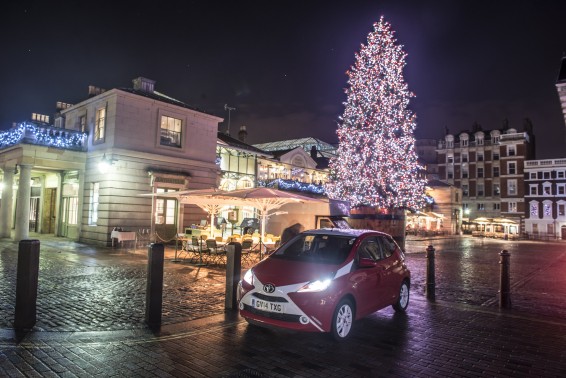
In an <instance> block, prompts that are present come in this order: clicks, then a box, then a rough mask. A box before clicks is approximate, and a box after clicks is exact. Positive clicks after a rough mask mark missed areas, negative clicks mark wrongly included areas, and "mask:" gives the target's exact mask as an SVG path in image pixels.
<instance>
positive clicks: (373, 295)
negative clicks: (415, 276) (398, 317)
mask: <svg viewBox="0 0 566 378" xmlns="http://www.w3.org/2000/svg"><path fill="white" fill-rule="evenodd" d="M410 282H411V273H410V271H409V269H408V268H407V266H406V265H405V256H404V254H403V251H402V250H401V249H400V248H399V246H398V245H397V243H395V241H394V240H393V238H392V237H391V236H389V235H387V234H384V233H381V232H378V231H372V230H352V229H320V230H311V231H305V232H303V233H301V234H299V235H297V236H296V237H294V238H293V239H291V240H290V241H288V242H287V243H285V244H284V245H282V246H281V247H280V248H279V249H277V250H276V251H275V252H274V253H273V254H271V255H270V256H269V257H268V258H266V259H265V260H263V261H261V262H260V263H258V264H257V265H255V266H254V267H253V268H251V269H250V270H248V271H247V272H246V274H245V275H244V278H243V279H242V280H241V281H240V283H239V288H238V301H239V309H240V315H241V316H242V317H244V318H245V319H246V320H247V321H248V322H249V323H250V324H256V325H261V326H275V327H281V328H287V329H292V330H300V331H309V332H332V335H333V336H334V338H335V339H337V340H344V339H346V338H347V337H348V335H349V334H350V331H351V329H352V323H353V321H354V320H356V319H360V318H363V317H365V316H367V315H369V314H371V313H373V312H375V311H377V310H380V309H382V308H385V307H387V306H389V305H392V306H393V308H394V309H395V310H396V311H401V312H404V311H405V310H406V309H407V306H408V305H409V287H410Z"/></svg>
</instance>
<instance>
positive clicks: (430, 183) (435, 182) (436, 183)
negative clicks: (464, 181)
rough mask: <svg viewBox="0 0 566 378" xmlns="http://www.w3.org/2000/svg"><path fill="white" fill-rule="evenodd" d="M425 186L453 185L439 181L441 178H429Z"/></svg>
mask: <svg viewBox="0 0 566 378" xmlns="http://www.w3.org/2000/svg"><path fill="white" fill-rule="evenodd" d="M427 186H430V187H450V186H453V185H450V184H449V183H447V182H444V181H441V180H436V179H434V180H429V181H428V183H427Z"/></svg>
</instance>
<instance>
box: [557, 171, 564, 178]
mask: <svg viewBox="0 0 566 378" xmlns="http://www.w3.org/2000/svg"><path fill="white" fill-rule="evenodd" d="M556 177H558V178H561V179H563V178H564V171H558V172H556Z"/></svg>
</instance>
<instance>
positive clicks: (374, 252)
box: [358, 237, 381, 261]
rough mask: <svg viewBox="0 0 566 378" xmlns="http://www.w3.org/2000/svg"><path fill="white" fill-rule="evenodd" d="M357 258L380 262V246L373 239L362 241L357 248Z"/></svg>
mask: <svg viewBox="0 0 566 378" xmlns="http://www.w3.org/2000/svg"><path fill="white" fill-rule="evenodd" d="M358 257H361V258H366V259H372V260H374V261H378V260H381V246H380V245H379V242H378V241H377V239H376V238H374V237H369V238H366V239H364V240H363V241H362V243H361V244H360V247H359V248H358Z"/></svg>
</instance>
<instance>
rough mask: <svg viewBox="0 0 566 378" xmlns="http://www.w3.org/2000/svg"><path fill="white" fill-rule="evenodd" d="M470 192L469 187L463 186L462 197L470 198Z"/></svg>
mask: <svg viewBox="0 0 566 378" xmlns="http://www.w3.org/2000/svg"><path fill="white" fill-rule="evenodd" d="M469 193H470V190H469V188H468V185H462V195H463V196H466V197H467V196H469Z"/></svg>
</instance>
